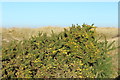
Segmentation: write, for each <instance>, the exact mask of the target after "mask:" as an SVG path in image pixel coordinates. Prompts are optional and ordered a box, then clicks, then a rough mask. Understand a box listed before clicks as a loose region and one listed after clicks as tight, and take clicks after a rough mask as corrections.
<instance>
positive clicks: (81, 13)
mask: <svg viewBox="0 0 120 80" xmlns="http://www.w3.org/2000/svg"><path fill="white" fill-rule="evenodd" d="M1 11H2V13H1V15H2V21H1V22H2V27H42V26H61V27H67V26H71V25H72V24H79V25H82V24H83V23H85V24H89V25H91V24H93V23H94V24H95V26H97V27H118V2H3V3H2V6H1Z"/></svg>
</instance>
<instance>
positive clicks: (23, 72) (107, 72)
mask: <svg viewBox="0 0 120 80" xmlns="http://www.w3.org/2000/svg"><path fill="white" fill-rule="evenodd" d="M95 28H96V27H94V25H86V24H83V25H82V26H79V25H72V27H70V28H69V30H67V29H64V31H63V32H61V33H60V34H58V35H56V34H55V33H54V32H52V34H51V36H49V37H48V36H47V35H46V34H45V33H44V34H43V33H39V34H38V35H37V36H34V37H32V38H30V39H29V40H24V41H20V42H17V41H13V42H11V43H10V44H8V45H7V46H3V49H2V66H3V67H2V77H3V78H8V77H9V78H13V77H17V78H110V77H111V75H112V69H111V67H112V65H111V63H110V61H111V57H110V56H109V54H110V53H109V52H110V51H111V50H113V49H115V47H113V46H112V44H113V43H114V42H112V43H110V44H108V41H107V40H106V39H105V41H101V42H100V41H99V40H98V39H97V38H96V36H97V34H96V32H95Z"/></svg>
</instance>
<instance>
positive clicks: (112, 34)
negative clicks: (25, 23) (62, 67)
mask: <svg viewBox="0 0 120 80" xmlns="http://www.w3.org/2000/svg"><path fill="white" fill-rule="evenodd" d="M66 29H68V27H66ZM51 30H53V31H54V32H55V33H56V34H58V33H60V32H62V31H63V30H64V28H63V27H51V26H48V27H41V28H0V35H2V44H3V45H2V44H0V46H1V45H2V46H4V45H7V43H9V42H11V41H12V40H18V41H20V40H24V39H29V38H30V37H31V36H35V35H37V33H38V32H39V31H40V32H43V33H47V35H48V36H49V35H50V34H51ZM96 32H97V33H98V34H104V35H105V36H106V37H107V40H108V42H112V41H114V40H115V41H116V42H115V44H114V45H115V46H118V45H120V44H118V39H119V38H120V36H119V34H118V28H112V27H98V28H96ZM102 39H103V38H102ZM102 39H101V40H102ZM0 42H1V41H0ZM111 56H113V71H115V72H116V73H115V75H113V77H116V76H118V49H116V50H114V51H112V52H111Z"/></svg>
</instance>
